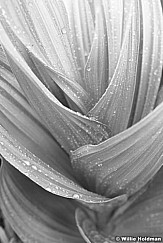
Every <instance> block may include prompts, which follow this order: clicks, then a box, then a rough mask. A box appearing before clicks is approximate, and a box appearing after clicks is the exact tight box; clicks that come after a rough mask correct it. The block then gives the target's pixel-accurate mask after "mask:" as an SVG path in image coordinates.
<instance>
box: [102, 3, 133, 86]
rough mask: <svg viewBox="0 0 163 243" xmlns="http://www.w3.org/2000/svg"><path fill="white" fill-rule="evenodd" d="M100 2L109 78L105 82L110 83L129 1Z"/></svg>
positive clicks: (118, 53) (119, 48)
mask: <svg viewBox="0 0 163 243" xmlns="http://www.w3.org/2000/svg"><path fill="white" fill-rule="evenodd" d="M102 4H103V9H104V16H105V21H106V26H107V38H108V59H109V68H108V74H109V75H108V76H109V79H108V80H107V82H108V83H110V81H111V78H112V76H113V74H114V71H115V68H116V65H117V62H118V59H119V55H120V50H121V45H122V43H123V32H125V29H124V30H123V22H124V21H125V20H124V19H123V18H125V17H126V16H128V13H129V10H130V3H129V4H128V3H127V1H126V0H124V1H122V0H117V1H114V0H102ZM128 5H129V6H128ZM125 8H126V12H125V15H124V16H123V10H124V9H125ZM124 26H125V23H124Z"/></svg>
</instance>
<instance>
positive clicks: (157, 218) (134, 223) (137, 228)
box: [112, 169, 163, 237]
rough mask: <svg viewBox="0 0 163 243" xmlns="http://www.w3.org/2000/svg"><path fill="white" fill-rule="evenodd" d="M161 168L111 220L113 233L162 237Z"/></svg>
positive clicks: (162, 186) (162, 192)
mask: <svg viewBox="0 0 163 243" xmlns="http://www.w3.org/2000/svg"><path fill="white" fill-rule="evenodd" d="M162 176H163V169H160V171H159V172H158V173H157V175H156V176H155V177H154V179H153V181H152V182H151V184H150V185H149V187H148V189H147V190H146V192H145V193H144V194H142V195H141V196H140V197H139V198H138V199H137V200H136V201H135V202H134V203H133V204H131V206H130V207H128V208H127V209H125V210H123V211H122V209H123V207H122V209H121V215H120V214H117V216H116V217H115V219H114V220H113V221H112V223H113V225H114V231H113V234H114V235H132V236H138V235H140V236H151V237H152V236H155V237H163V231H162V229H163V183H162Z"/></svg>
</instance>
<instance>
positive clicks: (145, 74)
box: [133, 0, 163, 123]
mask: <svg viewBox="0 0 163 243" xmlns="http://www.w3.org/2000/svg"><path fill="white" fill-rule="evenodd" d="M140 3H141V4H140V7H141V12H142V22H143V49H142V65H141V70H140V72H141V75H140V84H139V92H138V94H137V103H136V108H135V115H134V120H133V123H136V122H138V121H139V120H140V119H142V118H143V117H144V116H146V115H147V114H148V113H149V112H151V111H152V110H153V108H154V105H155V101H156V98H157V92H158V89H159V85H160V78H161V72H162V65H163V17H162V8H161V3H160V1H156V2H153V1H151V0H145V1H144V0H141V1H140ZM149 26H150V28H149Z"/></svg>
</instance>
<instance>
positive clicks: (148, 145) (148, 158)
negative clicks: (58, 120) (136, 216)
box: [72, 104, 163, 197]
mask: <svg viewBox="0 0 163 243" xmlns="http://www.w3.org/2000/svg"><path fill="white" fill-rule="evenodd" d="M162 114H163V104H160V105H159V106H158V107H157V108H156V109H155V110H154V111H153V112H152V113H150V114H149V115H148V116H147V117H145V118H144V119H143V120H142V121H140V122H139V123H138V124H136V125H135V126H133V127H131V128H129V129H127V130H126V131H124V132H122V133H120V134H118V135H116V136H114V137H112V138H110V139H108V140H107V141H105V142H102V143H100V144H98V145H95V146H93V145H88V146H83V147H81V148H79V149H77V150H76V151H74V152H72V166H73V168H74V170H75V172H76V173H77V174H78V175H79V178H80V179H81V181H82V180H87V186H88V187H89V188H90V190H93V191H96V192H97V193H102V194H103V195H106V196H109V197H111V196H115V195H120V194H122V193H127V194H129V195H131V194H133V193H135V192H136V191H138V190H139V189H140V188H141V187H143V186H144V185H145V184H146V183H147V182H148V181H149V180H150V179H151V178H152V177H153V176H154V175H155V174H156V172H157V171H158V170H159V169H160V167H161V166H162V164H163V158H162V151H163V143H162V141H163V127H162V124H163V115H162Z"/></svg>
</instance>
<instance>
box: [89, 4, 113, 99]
mask: <svg viewBox="0 0 163 243" xmlns="http://www.w3.org/2000/svg"><path fill="white" fill-rule="evenodd" d="M94 4H95V15H96V16H95V31H94V38H93V41H92V46H91V51H90V53H89V56H88V60H87V62H86V65H85V86H86V90H87V92H88V93H89V94H90V96H91V97H93V101H94V104H95V103H96V102H97V101H98V100H99V98H100V97H101V96H102V94H103V93H104V92H105V89H106V87H107V79H108V45H107V33H106V23H105V19H104V13H103V8H102V5H101V3H100V2H99V1H95V3H94Z"/></svg>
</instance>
